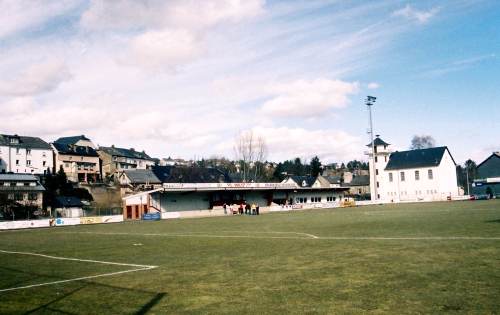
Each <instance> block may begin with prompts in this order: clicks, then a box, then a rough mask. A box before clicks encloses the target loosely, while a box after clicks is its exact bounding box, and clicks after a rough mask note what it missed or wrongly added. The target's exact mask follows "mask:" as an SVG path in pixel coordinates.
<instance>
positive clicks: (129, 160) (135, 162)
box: [97, 146, 155, 177]
mask: <svg viewBox="0 0 500 315" xmlns="http://www.w3.org/2000/svg"><path fill="white" fill-rule="evenodd" d="M97 153H98V154H99V157H100V158H101V160H102V174H103V176H106V177H110V176H113V175H115V174H117V173H118V172H122V171H125V170H134V169H137V170H145V169H149V168H151V166H153V165H155V161H154V160H153V159H152V158H151V157H149V155H147V154H146V153H145V152H144V151H142V152H139V151H136V150H134V149H133V148H132V149H124V148H117V147H115V146H111V147H99V150H98V151H97Z"/></svg>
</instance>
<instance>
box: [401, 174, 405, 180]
mask: <svg viewBox="0 0 500 315" xmlns="http://www.w3.org/2000/svg"><path fill="white" fill-rule="evenodd" d="M401 181H402V182H404V181H405V172H401Z"/></svg>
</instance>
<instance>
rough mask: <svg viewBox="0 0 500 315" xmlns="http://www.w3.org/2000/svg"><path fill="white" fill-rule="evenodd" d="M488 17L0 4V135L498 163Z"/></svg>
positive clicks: (444, 12)
mask: <svg viewBox="0 0 500 315" xmlns="http://www.w3.org/2000/svg"><path fill="white" fill-rule="evenodd" d="M499 57H500V3H498V2H497V1H479V0H458V1H376V2H375V1H365V2H363V1H316V0H308V1H305V0H304V1H267V2H266V1H264V0H246V1H238V0H206V1H203V2H200V1H189V0H186V1H180V0H173V1H128V0H122V1H83V0H66V1H57V2H53V1H36V0H35V1H4V2H2V3H0V112H2V116H4V117H5V118H6V119H4V121H3V123H2V128H1V130H0V132H2V133H17V134H22V135H33V136H40V137H42V138H43V139H45V140H46V141H53V140H55V139H56V138H58V137H60V136H67V135H75V134H85V135H87V136H89V137H91V138H92V140H93V141H94V142H95V143H97V144H100V145H111V144H115V145H117V146H123V147H134V148H136V149H139V150H143V149H144V150H146V152H148V153H150V154H151V155H153V156H157V157H167V156H172V157H183V158H188V159H189V158H194V157H196V158H201V157H205V158H208V157H211V156H226V157H229V158H233V157H234V152H233V145H234V142H235V138H236V137H237V136H238V134H239V133H241V132H244V131H248V130H253V132H254V133H256V134H258V135H261V136H262V137H264V138H265V140H266V142H267V144H268V148H269V153H268V159H270V160H274V161H278V160H283V159H289V158H293V157H296V156H299V157H301V158H305V159H309V158H311V157H312V156H314V155H316V154H317V155H319V156H320V158H321V159H322V160H323V161H325V162H334V161H347V160H350V159H365V157H364V156H363V150H365V148H364V145H365V144H366V143H368V135H367V134H366V129H367V126H368V114H367V111H366V108H365V106H364V98H365V97H366V95H374V96H377V103H376V105H375V107H374V117H375V132H376V133H379V134H381V135H382V137H383V138H384V140H386V141H387V142H390V143H392V144H393V146H394V149H399V150H403V149H407V148H408V146H409V143H410V141H411V138H412V137H413V135H431V136H433V137H434V138H435V139H436V141H437V144H438V145H447V146H449V147H450V150H451V152H452V154H453V155H454V156H455V159H456V160H457V162H459V163H462V162H463V161H464V160H465V159H467V158H473V159H475V160H477V161H478V162H479V161H481V160H483V159H485V158H486V157H487V156H488V155H489V154H490V153H491V152H492V151H494V150H500V140H498V139H499V138H498V135H499V134H500V123H499V120H500V109H499V108H500V106H498V105H500V104H499V102H500V101H499V98H500V92H499V91H500V89H499V87H500V75H499V73H500V59H499Z"/></svg>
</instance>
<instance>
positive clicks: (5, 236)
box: [0, 200, 500, 314]
mask: <svg viewBox="0 0 500 315" xmlns="http://www.w3.org/2000/svg"><path fill="white" fill-rule="evenodd" d="M86 232H89V233H86ZM277 232H279V233H277ZM103 233H111V234H108V235H105V234H103ZM120 233H122V234H120ZM145 233H148V234H160V235H141V234H145ZM300 233H307V234H312V235H315V236H318V237H320V238H318V239H313V238H312V237H310V236H307V235H305V234H300ZM322 237H345V239H325V238H322ZM356 237H357V238H360V239H354V238H356ZM370 237H394V238H400V239H369V238H370ZM428 237H443V238H442V239H426V238H428ZM453 237H478V238H483V239H452V238H453ZM404 238H416V239H404ZM495 238H496V239H495ZM137 243H141V244H143V245H142V246H134V245H133V244H137ZM0 250H10V251H23V252H36V253H42V254H47V255H54V256H62V257H73V258H80V259H93V260H102V261H112V262H122V263H132V264H143V265H155V266H158V268H156V269H152V270H148V271H138V272H133V273H126V274H121V275H115V276H110V277H103V278H95V279H89V280H83V281H75V282H68V283H64V284H54V285H49V286H42V287H35V288H30V289H23V290H17V291H9V292H0V313H5V314H15V313H30V314H49V313H59V314H89V313H93V314H144V313H148V314H200V313H201V314H206V313H211V314H213V313H216V314H266V313H267V314H360V313H370V314H435V313H449V314H498V313H499V312H500V200H491V201H475V202H449V203H421V204H404V205H386V206H373V207H359V208H348V209H333V210H314V211H313V210H311V211H297V212H290V213H275V214H268V215H262V216H251V217H249V216H242V217H239V216H234V217H219V218H200V219H184V220H167V221H161V222H127V223H122V224H110V225H91V226H75V227H64V228H51V229H39V230H30V231H8V232H2V233H0ZM126 269H130V268H129V267H126V266H110V265H102V264H95V263H86V262H72V261H59V260H51V259H47V258H42V257H33V256H20V255H15V254H5V253H0V290H1V289H5V288H11V287H17V286H24V285H29V284H36V283H42V282H51V281H57V280H63V279H70V278H76V277H83V276H91V275H96V274H103V273H108V272H114V271H120V270H126Z"/></svg>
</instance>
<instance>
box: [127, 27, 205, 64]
mask: <svg viewBox="0 0 500 315" xmlns="http://www.w3.org/2000/svg"><path fill="white" fill-rule="evenodd" d="M202 50H203V48H202V43H201V42H200V41H199V39H198V38H197V36H196V34H194V33H193V32H190V31H187V30H178V29H167V30H162V31H148V32H145V33H143V34H141V35H138V36H136V37H135V38H133V39H132V41H131V45H130V55H129V56H127V58H131V59H129V60H128V62H131V63H132V64H138V65H140V66H144V67H146V68H150V69H155V68H160V69H161V68H166V69H169V70H175V69H176V67H178V66H181V65H183V64H186V63H188V62H190V61H192V60H193V59H195V58H196V57H198V56H199V55H200V54H201V52H202Z"/></svg>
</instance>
